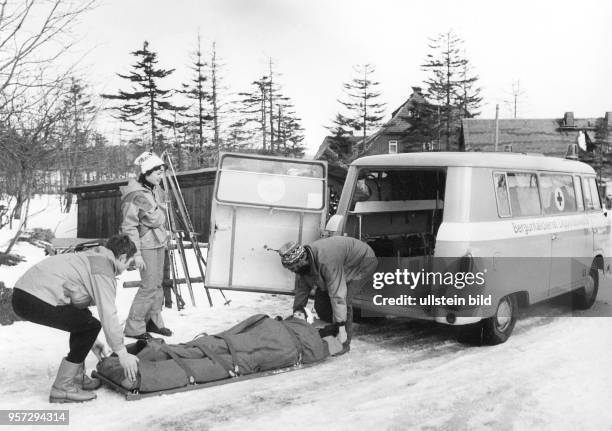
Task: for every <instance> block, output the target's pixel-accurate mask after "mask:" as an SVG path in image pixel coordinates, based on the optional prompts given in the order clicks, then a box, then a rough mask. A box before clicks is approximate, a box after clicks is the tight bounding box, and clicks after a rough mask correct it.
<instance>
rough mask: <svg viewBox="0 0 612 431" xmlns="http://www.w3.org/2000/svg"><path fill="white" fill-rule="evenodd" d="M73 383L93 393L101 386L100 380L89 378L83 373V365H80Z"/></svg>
mask: <svg viewBox="0 0 612 431" xmlns="http://www.w3.org/2000/svg"><path fill="white" fill-rule="evenodd" d="M74 383H75V384H76V385H77V386H78V387H79V388H81V389H85V390H86V391H93V390H94V389H98V388H99V387H100V386H102V382H101V381H100V379H96V378H93V377H89V376H88V375H87V373H86V372H85V364H84V363H81V364H80V367H79V371H78V372H77V375H76V376H75V377H74Z"/></svg>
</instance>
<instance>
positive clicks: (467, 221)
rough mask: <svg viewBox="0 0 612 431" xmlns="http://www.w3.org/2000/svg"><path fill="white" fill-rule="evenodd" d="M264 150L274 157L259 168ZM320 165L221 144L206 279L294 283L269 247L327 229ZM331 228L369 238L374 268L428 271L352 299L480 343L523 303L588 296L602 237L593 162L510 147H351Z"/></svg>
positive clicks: (506, 329) (504, 333)
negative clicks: (469, 334) (387, 150)
mask: <svg viewBox="0 0 612 431" xmlns="http://www.w3.org/2000/svg"><path fill="white" fill-rule="evenodd" d="M245 161H246V162H245ZM240 164H242V165H241V166H242V167H237V166H238V165H240ZM267 164H271V165H274V166H276V168H275V169H268V168H262V166H264V165H267ZM247 165H248V166H247ZM263 171H266V172H263ZM325 172H326V167H325V164H324V163H322V162H312V161H297V160H291V161H288V160H287V159H274V158H269V159H268V160H267V161H266V160H265V159H264V158H261V157H255V156H239V155H234V154H226V155H223V156H222V157H221V160H220V169H219V173H218V178H217V185H216V191H215V195H214V198H213V223H212V224H211V226H213V228H212V232H211V236H210V240H209V241H210V249H209V261H208V269H207V273H206V284H207V286H208V287H222V288H230V289H237V290H255V291H264V292H276V293H290V292H291V291H292V289H293V286H294V277H293V274H292V273H290V272H289V271H286V270H284V269H283V268H282V266H281V265H280V263H279V261H278V256H277V255H276V253H271V252H269V248H278V247H279V246H280V245H281V244H282V243H283V242H285V241H289V240H298V241H300V242H303V243H308V242H309V241H311V240H314V239H316V238H318V237H319V236H320V235H321V234H322V229H321V228H322V227H323V223H324V219H325V212H326V202H325V196H326V195H325V190H326V184H325V177H326V174H325ZM325 231H326V234H332V235H348V236H352V237H355V238H359V239H361V240H363V241H366V242H367V243H368V244H370V245H371V246H372V248H373V249H374V251H375V252H376V254H377V256H378V257H379V262H380V265H379V271H378V272H379V275H381V277H380V278H378V281H381V280H383V278H382V277H383V276H385V275H389V274H396V275H398V276H399V275H400V274H399V273H401V271H404V272H405V271H409V272H411V273H413V274H415V273H419V272H420V273H421V275H422V276H423V277H425V276H426V275H432V279H431V280H429V279H428V282H426V283H423V282H421V283H419V284H418V285H416V284H414V285H413V286H411V287H408V286H407V285H406V283H405V280H404V283H402V282H398V280H399V279H397V278H396V279H394V280H395V281H394V282H389V283H386V284H385V283H379V285H378V286H376V283H373V285H372V288H371V289H366V290H365V291H364V292H362V293H361V294H360V295H359V296H358V297H357V298H356V299H355V301H354V303H353V305H354V306H355V307H357V308H359V309H360V310H361V312H362V313H364V314H365V313H367V312H372V313H376V314H378V315H380V314H387V315H394V316H408V317H413V318H420V319H428V320H435V321H437V322H440V323H444V324H450V325H470V326H469V328H470V329H472V330H474V331H480V333H481V334H482V336H483V341H484V342H485V343H488V344H497V343H501V342H504V341H505V340H506V339H507V338H508V337H509V336H510V334H511V333H512V330H513V328H514V324H515V321H516V316H517V310H518V307H519V305H528V304H532V303H535V302H539V301H542V300H545V299H548V298H551V297H553V296H557V295H560V294H563V293H566V292H569V291H573V292H574V305H575V306H576V307H578V308H589V307H590V306H591V305H592V304H593V302H594V301H595V298H596V296H597V290H598V282H599V273H598V270H603V269H604V258H606V256H607V255H608V254H609V250H610V220H609V217H607V213H606V212H605V210H604V209H603V208H602V205H601V201H600V198H599V193H598V191H597V186H596V180H595V172H594V171H593V169H592V168H591V167H590V166H588V165H586V164H584V163H580V162H577V161H571V160H565V159H558V158H551V157H544V156H537V155H524V154H516V153H459V152H449V153H444V152H439V153H438V152H436V153H405V154H393V155H378V156H369V157H363V158H361V159H358V160H356V161H355V162H353V163H352V164H351V166H350V168H349V171H348V174H347V177H346V181H345V184H344V188H343V190H342V195H341V198H340V202H339V204H338V210H337V213H336V214H335V215H334V216H333V217H332V218H331V219H330V220H329V222H328V223H327V226H326V227H325ZM460 273H461V274H467V273H471V274H475V277H476V279H478V280H479V281H482V283H477V284H475V285H474V284H473V285H470V286H467V287H466V286H465V283H464V282H465V279H462V280H457V279H453V280H451V283H450V284H449V283H447V282H446V280H445V282H444V283H442V282H441V275H442V276H444V275H449V274H451V275H456V274H460ZM436 274H437V275H438V276H439V277H437V276H436ZM478 277H480V278H478ZM451 278H452V277H451ZM473 278H474V276H472V279H473ZM391 279H392V276H391V278H390V279H389V280H386V281H390V280H391ZM432 280H433V281H432ZM457 281H462V283H461V285H459V283H457ZM381 284H384V287H381ZM410 298H412V299H410ZM440 298H446V299H449V298H450V301H448V300H446V299H445V301H440ZM453 299H454V302H453ZM404 300H405V301H404ZM479 300H481V301H480V302H478V301H479ZM462 301H463V302H462Z"/></svg>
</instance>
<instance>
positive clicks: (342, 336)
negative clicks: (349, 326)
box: [338, 325, 348, 344]
mask: <svg viewBox="0 0 612 431" xmlns="http://www.w3.org/2000/svg"><path fill="white" fill-rule="evenodd" d="M347 339H348V336H347V335H346V326H344V325H342V326H338V341H340V342H341V343H342V344H344V343H346V340H347Z"/></svg>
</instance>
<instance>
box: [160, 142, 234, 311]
mask: <svg viewBox="0 0 612 431" xmlns="http://www.w3.org/2000/svg"><path fill="white" fill-rule="evenodd" d="M161 158H162V160H163V161H164V163H165V164H166V166H167V170H166V172H165V173H164V177H163V184H164V190H165V191H166V215H167V217H168V222H169V224H170V232H171V238H172V240H173V241H174V243H175V244H176V250H177V252H178V255H179V258H180V262H181V266H182V269H183V274H184V275H185V283H186V284H187V288H188V290H189V294H190V297H191V302H192V304H193V305H194V306H195V298H194V296H193V287H192V285H191V281H192V279H191V277H190V276H189V268H188V265H187V259H186V255H185V244H184V242H183V239H184V237H185V236H188V238H189V241H190V242H191V247H192V248H193V251H194V254H195V257H196V262H197V264H198V269H199V271H200V275H201V280H202V283H203V282H204V267H205V266H206V260H205V259H204V256H203V255H202V251H201V250H200V243H199V241H198V234H197V232H195V229H194V227H193V223H192V222H191V218H190V217H189V212H188V211H187V206H186V205H185V199H184V198H183V194H182V193H181V188H180V186H179V183H178V180H177V179H176V171H175V170H174V165H173V164H172V160H171V159H170V155H169V154H168V152H167V151H164V152H163V153H162V155H161ZM173 202H174V203H175V204H176V208H177V209H178V212H177V213H176V214H175V208H174V206H173ZM177 218H178V219H179V220H180V222H181V224H182V226H183V227H184V229H185V230H181V229H179V226H178V223H177ZM185 233H186V234H187V235H185ZM168 255H169V256H171V258H170V265H171V272H172V284H173V286H175V292H176V291H178V290H177V288H176V286H177V285H178V281H179V279H178V270H177V266H176V258H175V257H174V256H173V254H172V253H168ZM196 280H197V279H196ZM180 281H182V280H180ZM204 289H205V290H206V297H207V298H208V303H209V305H210V306H211V307H212V305H213V303H212V298H211V296H210V291H209V290H208V288H207V287H206V286H204ZM220 292H221V295H223V299H224V300H225V305H228V304H229V303H230V300H228V299H227V298H226V297H225V293H224V292H223V291H222V290H221V291H220ZM177 304H178V299H177Z"/></svg>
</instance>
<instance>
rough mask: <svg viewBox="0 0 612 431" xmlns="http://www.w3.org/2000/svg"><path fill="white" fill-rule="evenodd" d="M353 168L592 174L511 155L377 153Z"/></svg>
mask: <svg viewBox="0 0 612 431" xmlns="http://www.w3.org/2000/svg"><path fill="white" fill-rule="evenodd" d="M351 165H352V166H359V167H361V166H389V167H400V166H473V167H486V168H498V169H520V170H523V169H524V170H541V171H562V172H575V173H585V174H587V173H588V174H594V173H595V171H594V170H593V168H592V167H591V166H589V165H587V164H586V163H582V162H578V161H575V160H569V159H562V158H559V157H547V156H544V155H541V154H525V153H510V152H497V153H494V152H422V153H420V152H419V153H400V154H380V155H376V156H366V157H361V158H359V159H356V160H355V161H353V163H351Z"/></svg>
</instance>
